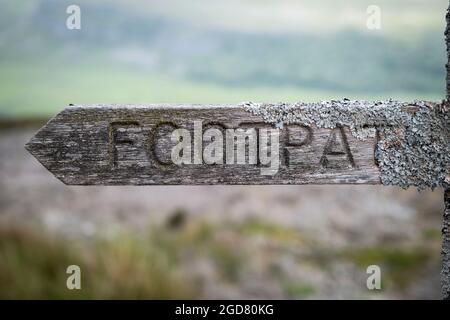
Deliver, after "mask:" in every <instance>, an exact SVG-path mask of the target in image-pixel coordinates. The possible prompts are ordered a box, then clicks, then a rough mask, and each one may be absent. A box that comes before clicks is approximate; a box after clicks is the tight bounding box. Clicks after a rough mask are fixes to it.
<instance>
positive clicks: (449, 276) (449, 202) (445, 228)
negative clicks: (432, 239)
mask: <svg viewBox="0 0 450 320" xmlns="http://www.w3.org/2000/svg"><path fill="white" fill-rule="evenodd" d="M444 205H445V208H444V217H443V221H442V272H441V280H442V298H443V299H444V300H450V188H447V189H445V190H444Z"/></svg>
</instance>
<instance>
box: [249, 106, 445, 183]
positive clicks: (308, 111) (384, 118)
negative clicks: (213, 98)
mask: <svg viewBox="0 0 450 320" xmlns="http://www.w3.org/2000/svg"><path fill="white" fill-rule="evenodd" d="M241 106H243V107H245V108H246V110H247V111H249V112H251V113H253V114H256V115H259V116H261V117H262V118H263V119H264V121H266V122H267V123H270V124H272V125H274V126H276V127H278V128H282V127H283V126H284V125H288V124H300V125H304V126H316V127H319V128H330V129H332V128H336V127H339V126H346V127H349V128H350V131H351V132H352V135H353V136H355V137H356V138H358V139H361V140H364V139H367V138H369V137H375V136H377V137H378V143H377V147H376V150H375V161H376V162H377V163H378V165H379V168H380V174H381V182H382V183H383V184H384V185H396V186H400V187H402V188H408V187H410V186H414V187H417V188H418V189H419V190H423V189H425V188H432V189H434V188H436V187H438V186H448V181H447V180H446V177H447V176H448V175H449V164H450V141H449V137H450V134H449V128H450V126H449V123H450V118H449V117H450V115H449V109H448V106H447V105H446V104H445V103H442V104H436V103H431V102H424V101H414V102H412V103H405V102H399V101H394V100H386V101H374V102H369V101H361V100H358V101H354V100H349V99H343V100H331V101H321V102H317V103H303V102H297V103H292V104H289V103H277V104H268V103H263V104H258V103H253V102H244V103H242V104H241Z"/></svg>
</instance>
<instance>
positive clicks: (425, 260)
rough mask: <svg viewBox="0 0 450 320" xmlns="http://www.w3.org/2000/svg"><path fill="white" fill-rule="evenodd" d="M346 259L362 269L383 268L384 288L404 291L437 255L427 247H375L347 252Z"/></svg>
mask: <svg viewBox="0 0 450 320" xmlns="http://www.w3.org/2000/svg"><path fill="white" fill-rule="evenodd" d="M344 257H345V258H346V259H348V260H349V261H352V262H354V263H355V264H356V265H357V266H359V267H361V268H367V267H368V266H370V265H379V266H380V267H381V268H382V277H381V279H382V287H383V288H386V287H388V288H392V287H395V288H397V289H401V290H402V289H405V288H406V287H407V286H408V285H410V284H411V283H412V282H414V280H415V279H417V278H418V277H419V276H420V273H421V272H422V271H423V270H425V267H426V266H427V265H429V264H430V263H432V262H433V259H434V258H435V255H434V256H433V255H432V253H431V252H430V249H429V248H426V247H413V248H409V247H408V248H398V247H382V246H375V247H370V248H359V249H355V250H352V251H346V252H345V253H344Z"/></svg>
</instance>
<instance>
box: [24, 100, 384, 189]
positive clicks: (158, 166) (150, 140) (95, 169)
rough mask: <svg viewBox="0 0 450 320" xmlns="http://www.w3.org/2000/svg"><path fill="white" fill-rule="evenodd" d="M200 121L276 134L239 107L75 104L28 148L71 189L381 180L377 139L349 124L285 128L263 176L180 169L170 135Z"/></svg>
mask: <svg viewBox="0 0 450 320" xmlns="http://www.w3.org/2000/svg"><path fill="white" fill-rule="evenodd" d="M194 121H202V128H203V131H205V130H206V129H208V128H218V129H220V130H221V131H222V132H224V130H225V129H227V128H233V129H234V128H255V129H256V130H261V129H264V128H272V129H273V126H271V125H270V124H267V123H265V122H264V121H263V119H262V118H261V117H260V116H257V115H254V114H252V113H250V112H248V111H246V110H244V109H243V108H242V107H240V106H236V105H234V106H233V105H220V106H219V105H148V106H69V107H67V108H66V109H65V110H64V111H62V112H61V113H59V114H58V115H57V116H56V117H55V118H53V119H52V120H51V121H49V122H48V123H47V125H46V126H45V127H43V128H42V129H41V130H40V131H39V132H38V133H37V134H36V135H35V136H34V137H33V138H32V139H31V140H30V142H29V143H28V144H27V145H26V148H27V149H28V150H29V152H30V153H32V154H33V155H34V156H35V157H36V158H37V159H38V160H39V161H40V162H41V163H42V164H43V165H44V166H45V167H46V168H47V169H48V170H49V171H51V172H52V173H53V174H54V175H55V176H56V177H57V178H58V179H60V180H61V181H63V182H64V183H66V184H69V185H125V184H127V185H154V184H157V185H170V184H180V185H188V184H325V183H326V184H336V183H341V184H342V183H344V184H378V183H380V171H379V168H378V166H377V163H376V160H375V157H374V151H375V146H376V138H368V139H366V140H364V141H363V140H360V139H357V138H355V137H354V136H353V135H352V134H351V133H350V132H349V129H348V128H346V127H338V128H335V129H324V128H317V127H315V126H314V125H312V126H311V127H305V126H300V125H289V126H284V127H283V128H282V129H280V139H279V140H280V148H279V152H280V154H279V159H280V166H279V170H278V171H277V173H276V174H273V175H262V174H261V164H260V163H257V164H248V163H246V164H205V163H204V162H205V161H203V160H202V164H182V165H176V164H174V163H173V162H171V158H170V154H171V150H172V148H173V147H174V145H175V144H176V143H174V142H172V141H171V140H170V133H171V132H172V131H173V130H174V129H175V128H186V129H188V130H192V129H193V126H194ZM258 143H260V141H258ZM203 144H204V146H206V145H207V142H203ZM225 151H226V150H225V149H224V157H225Z"/></svg>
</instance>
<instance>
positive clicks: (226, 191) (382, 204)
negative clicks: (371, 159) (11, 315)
mask: <svg viewBox="0 0 450 320" xmlns="http://www.w3.org/2000/svg"><path fill="white" fill-rule="evenodd" d="M34 132H35V130H33V129H27V130H25V129H7V130H1V131H0V298H62V299H73V298H150V299H156V298H209V299H215V298H225V299H229V298H244V299H247V298H269V299H271V298H293V299H304V298H319V299H328V298H337V299H339V298H349V299H354V298H360V299H367V298H375V299H378V298H388V299H398V298H423V299H439V298H440V282H439V272H440V222H441V214H442V210H443V209H442V207H443V201H442V190H436V191H434V192H431V191H426V192H422V193H420V194H419V193H418V192H417V191H416V190H407V191H404V190H401V189H397V188H393V187H384V188H383V187H379V186H195V187H183V186H177V187H175V186H170V187H69V186H65V185H63V184H62V183H61V182H59V181H58V180H57V179H56V178H54V177H53V176H52V175H51V174H50V173H49V172H47V171H46V170H45V169H44V168H43V167H42V166H41V165H40V164H39V163H38V162H37V161H36V160H35V159H34V158H32V157H31V156H30V155H28V154H27V152H26V150H25V149H24V147H23V146H24V144H25V143H26V142H27V141H28V139H29V138H30V137H31V136H32V135H33V133H34ZM71 264H76V265H79V266H80V267H81V272H82V290H80V291H76V290H75V291H69V290H68V289H66V277H67V275H66V273H65V270H66V268H67V266H68V265H71ZM371 264H377V265H379V266H380V267H381V270H382V287H383V289H382V290H381V291H369V290H368V289H367V288H366V278H367V275H366V268H367V266H369V265H371Z"/></svg>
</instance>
